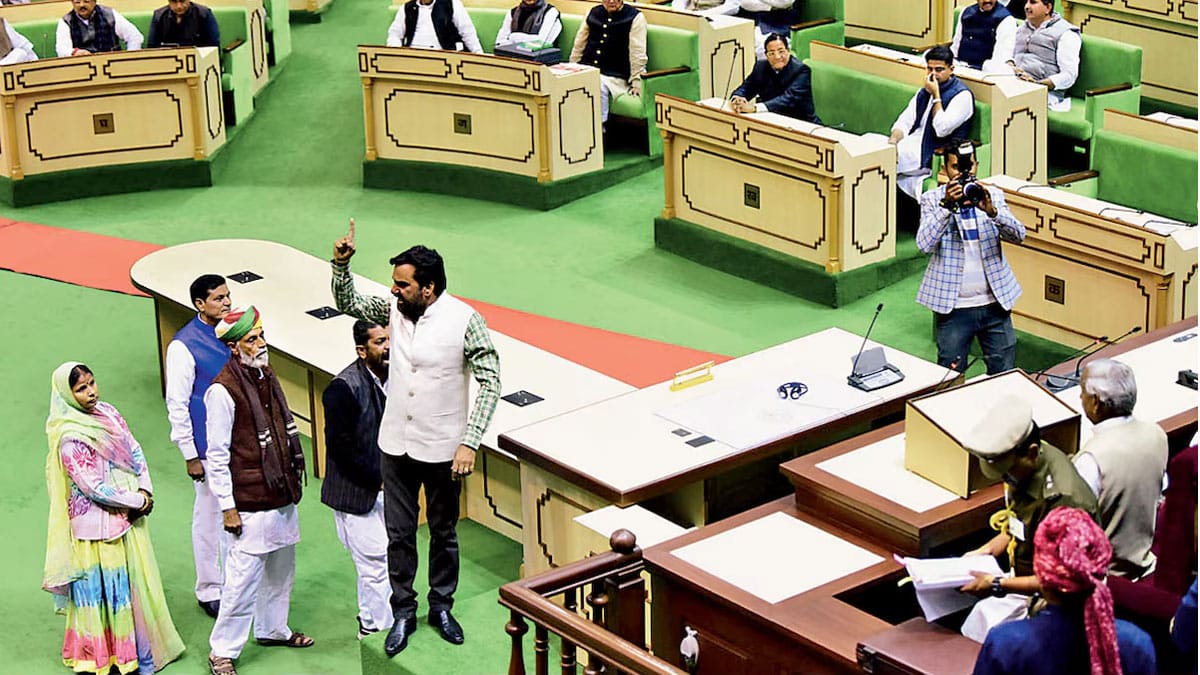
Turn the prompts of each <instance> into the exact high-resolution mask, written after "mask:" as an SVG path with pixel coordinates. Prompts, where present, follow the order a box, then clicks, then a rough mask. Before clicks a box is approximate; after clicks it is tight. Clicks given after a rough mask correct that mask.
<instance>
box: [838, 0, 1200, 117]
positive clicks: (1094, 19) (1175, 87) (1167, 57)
mask: <svg viewBox="0 0 1200 675" xmlns="http://www.w3.org/2000/svg"><path fill="white" fill-rule="evenodd" d="M862 1H863V2H865V1H866V0H862ZM1062 5H1063V6H1062V9H1061V10H1060V11H1061V12H1062V13H1063V16H1065V17H1066V19H1067V20H1068V21H1070V22H1071V23H1073V24H1075V25H1076V26H1079V29H1080V30H1082V31H1083V32H1084V34H1085V35H1098V36H1100V37H1104V38H1108V39H1110V40H1117V41H1118V42H1125V43H1128V44H1131V45H1137V46H1138V47H1141V48H1142V96H1144V97H1146V98H1153V99H1158V100H1160V101H1169V102H1171V103H1174V104H1176V105H1181V106H1186V107H1189V108H1195V107H1196V17H1197V16H1200V10H1198V9H1197V5H1196V3H1195V2H1194V1H1192V0H1185V1H1183V2H1176V1H1173V0H1137V1H1136V2H1128V1H1124V2H1113V0H1069V1H1068V2H1064V3H1062Z"/></svg>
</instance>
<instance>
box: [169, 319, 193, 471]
mask: <svg viewBox="0 0 1200 675" xmlns="http://www.w3.org/2000/svg"><path fill="white" fill-rule="evenodd" d="M166 378H167V386H166V390H167V391H166V399H167V422H169V423H170V425H171V442H172V443H174V444H175V447H177V448H179V452H180V453H182V454H183V458H184V459H185V460H189V459H196V458H197V457H199V456H200V453H199V452H197V451H196V438H195V432H194V431H193V430H192V415H191V412H190V410H189V407H190V406H189V403H190V402H191V398H192V386H193V385H194V384H195V383H196V360H195V359H194V358H192V353H191V352H190V351H188V348H187V345H185V344H183V343H182V342H180V341H179V340H171V344H169V345H167V359H166Z"/></svg>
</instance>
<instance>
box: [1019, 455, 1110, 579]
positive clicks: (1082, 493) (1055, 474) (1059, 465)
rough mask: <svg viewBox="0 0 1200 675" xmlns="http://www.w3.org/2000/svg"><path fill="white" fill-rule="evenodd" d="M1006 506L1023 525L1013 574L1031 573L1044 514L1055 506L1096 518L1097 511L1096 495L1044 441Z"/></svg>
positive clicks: (1066, 460)
mask: <svg viewBox="0 0 1200 675" xmlns="http://www.w3.org/2000/svg"><path fill="white" fill-rule="evenodd" d="M1010 506H1011V507H1012V510H1013V513H1015V514H1016V516H1017V518H1018V519H1019V520H1020V521H1021V523H1022V524H1023V525H1024V527H1025V540H1024V541H1020V540H1018V541H1017V553H1016V562H1017V569H1016V573H1017V576H1027V575H1031V574H1033V536H1034V534H1035V533H1036V532H1037V526H1038V523H1040V522H1042V518H1045V517H1046V514H1048V513H1050V511H1051V510H1053V509H1054V508H1056V507H1059V506H1071V507H1074V508H1077V509H1083V510H1084V511H1086V512H1087V513H1088V515H1090V516H1091V517H1092V519H1093V520H1096V511H1097V506H1096V496H1095V495H1094V494H1092V489H1091V488H1090V487H1088V485H1087V483H1085V482H1083V479H1082V478H1080V477H1079V473H1078V472H1077V471H1075V465H1073V464H1072V463H1071V460H1070V459H1068V458H1067V456H1066V455H1064V454H1063V452H1062V450H1059V449H1058V448H1056V447H1054V446H1053V445H1050V444H1049V443H1046V442H1044V441H1043V442H1042V450H1041V454H1040V455H1039V456H1038V465H1037V469H1036V470H1035V471H1034V473H1033V475H1032V476H1030V477H1029V480H1027V481H1026V482H1025V484H1024V485H1022V486H1020V487H1018V488H1016V489H1013V490H1012V491H1011V492H1010ZM1010 531H1011V530H1010Z"/></svg>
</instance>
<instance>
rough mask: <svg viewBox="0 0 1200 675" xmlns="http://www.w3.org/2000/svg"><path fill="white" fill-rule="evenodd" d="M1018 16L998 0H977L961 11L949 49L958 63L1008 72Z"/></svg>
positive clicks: (991, 70) (990, 70) (989, 70)
mask: <svg viewBox="0 0 1200 675" xmlns="http://www.w3.org/2000/svg"><path fill="white" fill-rule="evenodd" d="M1016 34H1017V20H1016V19H1014V18H1013V15H1012V14H1009V13H1008V8H1007V7H1005V6H1004V5H1003V4H1001V3H999V2H997V0H977V1H976V3H975V4H974V5H970V6H968V7H967V8H966V9H964V10H963V11H962V12H961V13H960V14H959V15H958V24H957V25H955V26H954V39H953V40H952V41H951V42H950V51H952V52H954V58H955V60H956V61H957V62H958V63H962V64H965V65H968V66H970V67H972V68H978V69H982V70H985V71H987V72H989V73H991V72H1007V68H1008V66H1007V63H1008V62H1009V61H1011V60H1012V54H1013V41H1014V40H1015V39H1016Z"/></svg>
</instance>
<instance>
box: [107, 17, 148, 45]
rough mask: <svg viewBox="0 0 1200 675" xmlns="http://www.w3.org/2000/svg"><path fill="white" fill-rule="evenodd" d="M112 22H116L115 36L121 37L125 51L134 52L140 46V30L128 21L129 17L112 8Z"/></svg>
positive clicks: (141, 38) (141, 39)
mask: <svg viewBox="0 0 1200 675" xmlns="http://www.w3.org/2000/svg"><path fill="white" fill-rule="evenodd" d="M113 23H115V24H116V26H115V28H116V30H117V37H119V38H121V41H122V42H124V43H125V50H126V51H130V52H136V51H137V50H139V49H141V48H142V41H143V40H144V38H143V37H142V33H141V31H139V30H138V29H137V27H136V26H134V25H133V24H131V23H129V19H126V18H125V17H123V16H121V13H120V12H118V11H117V10H115V9H114V10H113Z"/></svg>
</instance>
